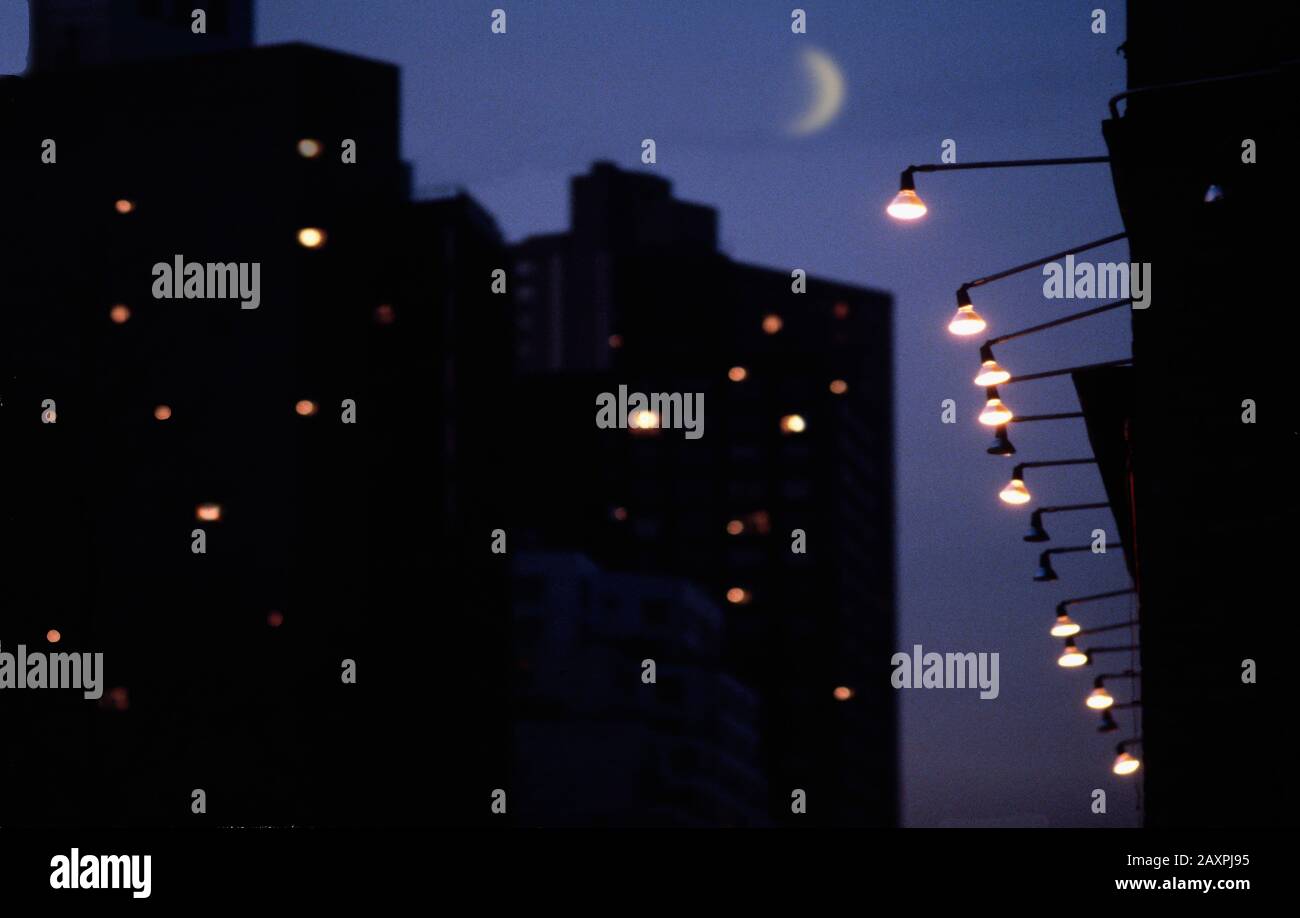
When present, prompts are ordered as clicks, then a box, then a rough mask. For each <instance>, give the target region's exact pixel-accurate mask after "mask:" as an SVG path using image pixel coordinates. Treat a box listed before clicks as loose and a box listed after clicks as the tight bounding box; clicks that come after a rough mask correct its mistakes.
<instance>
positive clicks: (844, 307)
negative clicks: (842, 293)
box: [833, 303, 849, 319]
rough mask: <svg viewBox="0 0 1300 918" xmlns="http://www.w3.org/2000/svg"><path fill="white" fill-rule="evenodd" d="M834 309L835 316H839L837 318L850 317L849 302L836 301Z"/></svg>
mask: <svg viewBox="0 0 1300 918" xmlns="http://www.w3.org/2000/svg"><path fill="white" fill-rule="evenodd" d="M833 311H834V314H835V318H837V319H847V318H848V317H849V304H848V303H836V304H835V309H834V310H833Z"/></svg>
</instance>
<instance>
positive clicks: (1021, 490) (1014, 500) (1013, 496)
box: [998, 478, 1030, 504]
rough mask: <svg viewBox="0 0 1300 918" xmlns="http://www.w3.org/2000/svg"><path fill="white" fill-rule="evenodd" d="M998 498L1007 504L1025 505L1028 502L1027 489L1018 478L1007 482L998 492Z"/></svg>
mask: <svg viewBox="0 0 1300 918" xmlns="http://www.w3.org/2000/svg"><path fill="white" fill-rule="evenodd" d="M998 497H1000V498H1002V500H1003V502H1004V503H1008V504H1027V503H1029V501H1030V496H1029V489H1028V488H1026V487H1025V483H1024V482H1023V481H1021V480H1020V479H1019V478H1013V479H1011V480H1010V481H1009V482H1007V486H1006V487H1005V488H1003V489H1002V490H1001V491H1000V492H998Z"/></svg>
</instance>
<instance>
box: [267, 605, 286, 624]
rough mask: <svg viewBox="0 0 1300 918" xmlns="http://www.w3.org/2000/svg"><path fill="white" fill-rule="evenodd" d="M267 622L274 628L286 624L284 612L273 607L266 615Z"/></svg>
mask: <svg viewBox="0 0 1300 918" xmlns="http://www.w3.org/2000/svg"><path fill="white" fill-rule="evenodd" d="M266 623H267V624H268V625H270V626H271V627H272V628H279V627H280V626H281V625H283V624H284V613H283V612H281V611H279V610H278V609H272V610H271V611H270V613H269V614H268V615H267V616H266Z"/></svg>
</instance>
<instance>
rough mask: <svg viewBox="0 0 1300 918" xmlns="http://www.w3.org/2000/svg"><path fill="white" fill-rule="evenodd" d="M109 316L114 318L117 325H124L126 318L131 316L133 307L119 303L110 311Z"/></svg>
mask: <svg viewBox="0 0 1300 918" xmlns="http://www.w3.org/2000/svg"><path fill="white" fill-rule="evenodd" d="M108 317H109V318H110V319H112V320H113V323H114V324H115V325H124V324H126V320H127V319H129V318H131V309H130V307H128V306H125V305H123V304H122V303H118V304H117V305H116V306H114V307H113V308H112V309H110V310H109V311H108Z"/></svg>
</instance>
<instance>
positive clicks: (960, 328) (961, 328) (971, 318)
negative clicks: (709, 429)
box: [948, 306, 988, 337]
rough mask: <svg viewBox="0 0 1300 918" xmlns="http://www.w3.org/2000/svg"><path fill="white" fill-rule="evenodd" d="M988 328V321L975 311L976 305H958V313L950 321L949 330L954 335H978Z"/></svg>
mask: <svg viewBox="0 0 1300 918" xmlns="http://www.w3.org/2000/svg"><path fill="white" fill-rule="evenodd" d="M986 328H988V323H987V322H985V321H984V319H983V318H982V317H981V316H980V314H979V313H978V312H976V311H975V307H974V306H958V307H957V314H956V315H954V316H953V317H952V321H951V322H949V323H948V331H950V332H952V333H953V334H954V335H961V336H962V337H965V336H967V335H978V334H979V333H980V332H982V331H984V329H986Z"/></svg>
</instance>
